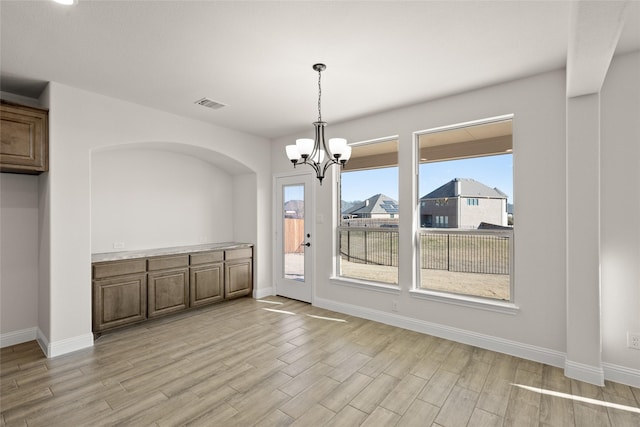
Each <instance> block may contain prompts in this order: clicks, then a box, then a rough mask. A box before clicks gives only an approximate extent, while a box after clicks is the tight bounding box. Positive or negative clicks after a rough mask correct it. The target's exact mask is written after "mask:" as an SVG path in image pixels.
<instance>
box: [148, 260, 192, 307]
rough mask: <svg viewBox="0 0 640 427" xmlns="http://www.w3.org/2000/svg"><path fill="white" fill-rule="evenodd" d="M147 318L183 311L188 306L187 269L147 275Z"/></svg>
mask: <svg viewBox="0 0 640 427" xmlns="http://www.w3.org/2000/svg"><path fill="white" fill-rule="evenodd" d="M148 281H149V283H148V289H149V292H148V295H149V296H148V300H149V314H148V316H149V317H155V316H160V315H162V314H167V313H173V312H175V311H180V310H184V309H186V308H187V307H188V305H189V271H188V269H187V268H181V269H176V270H165V271H156V272H149V273H148Z"/></svg>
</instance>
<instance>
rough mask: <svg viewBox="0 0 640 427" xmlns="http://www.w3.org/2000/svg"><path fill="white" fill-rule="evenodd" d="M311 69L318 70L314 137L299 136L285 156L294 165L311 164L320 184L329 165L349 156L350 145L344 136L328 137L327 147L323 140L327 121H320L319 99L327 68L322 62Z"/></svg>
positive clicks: (342, 162)
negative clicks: (316, 118)
mask: <svg viewBox="0 0 640 427" xmlns="http://www.w3.org/2000/svg"><path fill="white" fill-rule="evenodd" d="M313 69H314V70H315V71H317V72H318V121H317V122H313V126H314V128H315V130H316V136H315V139H311V138H300V139H297V140H296V143H295V145H294V144H291V145H287V147H286V150H287V157H288V158H289V160H291V163H293V167H294V168H295V167H296V165H300V164H305V165H309V166H311V167H312V168H313V169H314V170H315V171H316V177H317V178H318V180H319V181H320V185H322V179H323V178H324V175H325V173H326V172H327V169H329V166H331V165H342V166H344V165H345V163H347V161H348V160H349V158H350V157H351V147H350V146H348V145H347V140H346V139H344V138H331V139H329V147H328V149H327V143H326V142H325V140H324V127H325V125H326V124H327V122H323V121H322V112H321V111H320V110H321V108H320V101H321V100H322V86H321V79H322V72H323V71H324V70H326V69H327V66H326V65H324V64H314V65H313Z"/></svg>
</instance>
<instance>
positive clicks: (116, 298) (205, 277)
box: [92, 247, 253, 334]
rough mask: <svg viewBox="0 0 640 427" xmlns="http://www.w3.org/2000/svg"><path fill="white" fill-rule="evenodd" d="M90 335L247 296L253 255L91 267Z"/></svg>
mask: <svg viewBox="0 0 640 427" xmlns="http://www.w3.org/2000/svg"><path fill="white" fill-rule="evenodd" d="M92 271H93V308H92V309H93V331H94V333H97V334H100V333H102V332H103V331H106V330H109V329H113V328H118V327H121V326H125V325H129V324H133V323H138V322H141V321H144V320H146V319H150V318H154V317H159V316H163V315H167V314H171V313H175V312H180V311H183V310H186V309H189V308H192V307H199V306H204V305H208V304H213V303H216V302H220V301H223V300H225V299H231V298H238V297H241V296H245V295H250V294H251V292H252V290H253V249H252V248H251V247H243V248H238V249H228V250H215V251H207V252H197V253H191V254H179V255H167V256H157V257H148V258H136V259H127V260H115V261H104V262H95V263H93V266H92Z"/></svg>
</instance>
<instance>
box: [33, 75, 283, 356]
mask: <svg viewBox="0 0 640 427" xmlns="http://www.w3.org/2000/svg"><path fill="white" fill-rule="evenodd" d="M47 99H48V106H49V109H50V113H49V119H50V126H49V130H50V158H49V161H50V162H49V173H48V174H47V177H46V180H42V181H41V183H42V185H41V188H40V196H41V198H44V199H45V200H46V201H47V203H46V205H47V208H46V209H45V210H44V212H45V214H44V215H43V218H42V221H45V222H46V221H48V222H49V224H48V227H47V228H48V229H49V230H50V231H49V233H48V236H47V235H45V236H41V239H44V240H46V239H48V244H45V245H44V246H46V247H48V250H47V251H45V254H46V255H48V258H47V259H45V260H42V258H41V264H42V265H43V270H45V271H46V272H47V273H48V274H49V277H48V284H47V286H46V291H48V292H49V298H48V301H46V302H45V304H46V305H47V306H48V308H49V310H50V313H49V316H48V317H49V326H50V328H49V330H48V332H45V331H44V330H43V331H42V332H43V335H44V336H43V337H41V338H42V339H41V341H44V342H43V344H44V346H45V347H46V348H47V352H48V354H49V356H55V355H57V354H62V353H65V352H68V351H73V350H75V349H78V348H83V347H87V346H90V345H92V342H93V340H92V334H91V275H90V266H91V252H92V249H91V197H92V194H91V160H92V152H93V151H94V150H102V149H107V148H109V147H115V146H122V145H127V144H135V145H138V144H148V143H155V142H156V141H163V142H164V143H170V144H179V145H183V146H184V147H185V152H187V154H189V153H191V152H193V151H196V152H205V151H206V152H211V153H220V154H221V155H222V156H223V157H225V158H229V159H232V160H233V161H234V162H237V163H241V164H243V165H244V171H245V175H246V171H251V172H252V173H253V175H251V177H250V178H247V177H246V176H244V175H243V177H242V178H240V179H238V180H236V179H235V178H233V179H232V186H233V187H234V189H235V191H241V192H244V194H246V195H247V197H249V198H252V199H253V200H257V202H256V204H257V208H258V211H260V212H270V211H271V205H270V199H269V198H268V197H264V194H269V193H270V177H271V170H270V165H269V164H268V162H267V163H264V162H263V161H262V160H263V159H265V158H268V157H269V156H270V146H269V143H268V141H267V140H265V139H263V138H259V137H255V136H251V135H247V134H243V133H240V132H236V131H232V130H229V129H225V128H221V127H217V126H214V125H211V124H207V123H203V122H199V121H195V120H191V119H186V118H183V117H178V116H175V115H172V114H169V113H165V112H161V111H158V110H153V109H150V108H146V107H142V106H139V105H136V104H131V103H128V102H124V101H121V100H117V99H113V98H108V97H105V96H101V95H98V94H95V93H91V92H87V91H83V90H79V89H75V88H72V87H68V86H65V85H62V84H58V83H55V82H52V83H50V84H49V87H48V89H47ZM194 147H195V148H197V149H198V150H195V149H194ZM243 215H246V216H252V215H258V212H252V213H244V214H243ZM45 234H47V233H46V232H45ZM270 234H271V230H270V227H269V226H268V224H267V225H265V226H263V227H261V228H258V229H256V233H255V234H253V235H252V236H249V235H248V234H245V235H243V236H240V237H242V240H243V241H247V240H249V243H254V244H255V245H256V246H255V252H256V257H257V260H256V264H255V265H254V274H255V284H256V287H257V289H256V292H259V290H260V288H261V287H265V288H269V287H270V283H269V282H270V278H271V260H270V255H269V253H270V240H269V239H270ZM249 237H250V239H249ZM231 238H232V239H234V240H235V239H236V238H237V237H236V236H235V235H233V236H231ZM141 242H142V241H141ZM140 244H141V245H146V244H147V243H146V242H145V243H140ZM47 266H48V267H49V268H46V267H47ZM41 276H42V274H41ZM41 280H43V279H42V277H41ZM44 293H46V292H45V290H42V289H41V292H40V295H39V297H42V295H43V294H44ZM41 311H44V309H42V310H41Z"/></svg>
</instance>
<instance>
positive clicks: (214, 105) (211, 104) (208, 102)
mask: <svg viewBox="0 0 640 427" xmlns="http://www.w3.org/2000/svg"><path fill="white" fill-rule="evenodd" d="M195 104H198V105H202V106H203V107H207V108H211V109H214V110H219V109H220V108H222V107H226V104H223V103H221V102H218V101H214V100H213V99H209V98H202V99H199V100H197V101H196V102H195Z"/></svg>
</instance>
